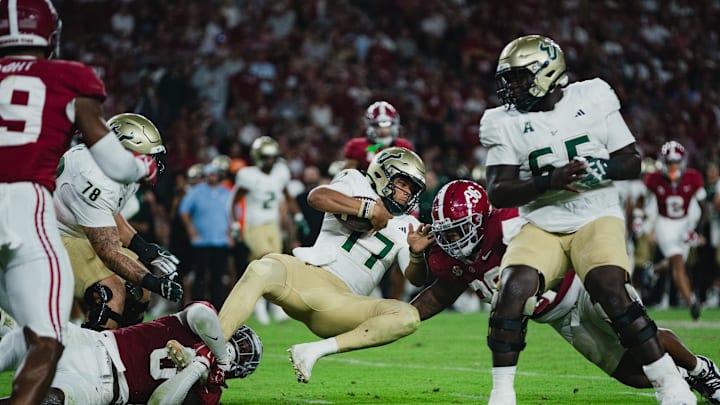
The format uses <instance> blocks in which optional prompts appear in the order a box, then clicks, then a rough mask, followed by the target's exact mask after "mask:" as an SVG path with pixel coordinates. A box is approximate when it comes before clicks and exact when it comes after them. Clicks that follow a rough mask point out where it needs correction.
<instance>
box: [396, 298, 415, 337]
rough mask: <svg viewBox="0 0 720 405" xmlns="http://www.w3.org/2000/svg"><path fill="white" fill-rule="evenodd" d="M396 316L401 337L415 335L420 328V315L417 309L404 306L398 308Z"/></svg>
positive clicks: (407, 305)
mask: <svg viewBox="0 0 720 405" xmlns="http://www.w3.org/2000/svg"><path fill="white" fill-rule="evenodd" d="M398 316H399V318H400V325H401V326H402V327H401V328H400V330H401V331H402V334H403V336H407V335H410V334H412V333H415V331H416V330H418V328H419V327H420V313H419V312H418V310H417V308H415V307H414V306H412V305H409V304H405V305H402V306H400V307H399V308H398Z"/></svg>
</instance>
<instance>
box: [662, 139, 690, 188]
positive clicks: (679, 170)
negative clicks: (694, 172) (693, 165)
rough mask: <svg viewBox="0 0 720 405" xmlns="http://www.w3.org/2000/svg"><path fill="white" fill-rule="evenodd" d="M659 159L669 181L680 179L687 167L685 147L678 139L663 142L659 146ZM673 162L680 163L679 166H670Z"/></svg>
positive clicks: (674, 181)
mask: <svg viewBox="0 0 720 405" xmlns="http://www.w3.org/2000/svg"><path fill="white" fill-rule="evenodd" d="M660 161H661V162H662V170H663V173H664V174H665V176H666V177H667V178H668V180H669V181H670V182H671V183H676V182H678V181H679V180H680V178H681V177H682V175H683V173H685V168H686V167H687V153H686V152H685V147H684V146H682V144H681V143H680V142H678V141H668V142H665V143H664V144H663V146H662V148H660ZM673 163H680V165H679V167H670V165H671V164H673Z"/></svg>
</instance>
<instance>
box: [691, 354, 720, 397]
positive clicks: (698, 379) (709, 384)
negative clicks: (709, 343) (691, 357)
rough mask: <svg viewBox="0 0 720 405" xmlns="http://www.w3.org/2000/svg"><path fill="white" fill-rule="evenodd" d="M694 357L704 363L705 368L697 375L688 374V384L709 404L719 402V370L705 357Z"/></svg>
mask: <svg viewBox="0 0 720 405" xmlns="http://www.w3.org/2000/svg"><path fill="white" fill-rule="evenodd" d="M696 357H697V359H698V361H701V362H703V363H705V370H703V371H702V372H700V374H699V375H696V376H688V378H687V379H686V380H687V382H688V384H689V385H690V387H692V389H694V390H695V391H697V392H698V393H699V394H700V395H702V397H703V398H705V399H707V400H708V402H710V403H711V404H720V371H719V370H718V368H717V366H716V365H715V363H713V361H712V360H710V359H708V358H707V357H705V356H696Z"/></svg>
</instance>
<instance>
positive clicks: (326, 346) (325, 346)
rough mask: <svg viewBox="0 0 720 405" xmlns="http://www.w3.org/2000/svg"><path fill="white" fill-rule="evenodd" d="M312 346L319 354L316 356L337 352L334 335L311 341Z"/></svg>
mask: <svg viewBox="0 0 720 405" xmlns="http://www.w3.org/2000/svg"><path fill="white" fill-rule="evenodd" d="M311 345H312V348H313V349H314V350H315V351H316V352H317V353H318V354H319V356H318V357H323V356H327V355H328V354H335V353H337V352H338V345H337V340H335V338H334V337H332V338H327V339H324V340H321V341H318V342H312V343H311Z"/></svg>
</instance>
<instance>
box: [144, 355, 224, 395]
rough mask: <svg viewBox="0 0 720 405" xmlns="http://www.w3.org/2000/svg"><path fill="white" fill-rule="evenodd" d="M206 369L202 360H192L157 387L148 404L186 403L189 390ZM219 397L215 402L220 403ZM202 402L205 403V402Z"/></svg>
mask: <svg viewBox="0 0 720 405" xmlns="http://www.w3.org/2000/svg"><path fill="white" fill-rule="evenodd" d="M205 371H207V367H206V366H205V365H204V364H202V363H201V362H199V361H193V362H191V363H190V365H189V366H187V367H185V368H184V369H183V370H182V371H180V372H178V373H177V374H175V375H174V376H172V377H170V378H168V379H167V380H165V381H164V382H163V383H162V384H160V385H159V386H158V387H157V388H155V391H153V393H152V395H151V396H150V399H149V400H148V404H149V405H175V404H182V403H184V401H185V398H186V397H188V392H190V390H191V389H192V388H193V385H195V383H196V382H197V381H198V380H199V379H200V377H201V376H202V374H203V373H204V372H205ZM217 399H218V402H215V404H217V403H219V400H220V396H219V395H218V398H217ZM201 403H203V404H205V402H201Z"/></svg>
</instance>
